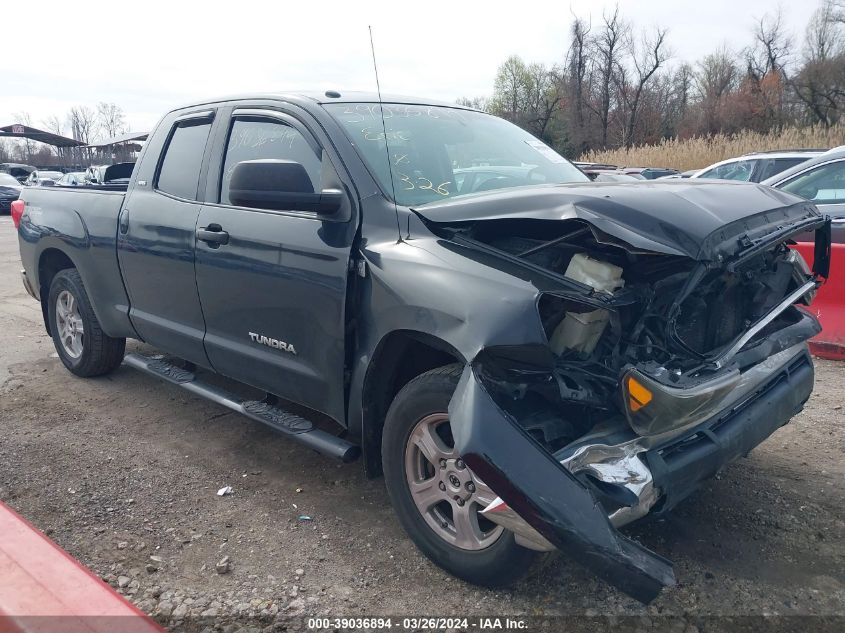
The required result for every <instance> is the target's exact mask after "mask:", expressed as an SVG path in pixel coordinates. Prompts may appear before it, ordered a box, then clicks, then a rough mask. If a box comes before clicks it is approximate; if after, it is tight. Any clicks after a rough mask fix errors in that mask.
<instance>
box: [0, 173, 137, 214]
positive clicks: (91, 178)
mask: <svg viewBox="0 0 845 633" xmlns="http://www.w3.org/2000/svg"><path fill="white" fill-rule="evenodd" d="M134 167H135V163H115V164H114V165H94V166H92V167H89V168H88V169H86V170H85V171H71V172H67V173H63V172H61V171H58V170H53V169H38V168H35V167H32V166H30V165H23V164H18V163H0V213H4V214H5V213H10V211H11V208H12V202H14V201H15V200H17V199H18V198H19V197H20V194H21V190H22V188H23V187H82V186H89V187H90V186H109V187H112V186H115V185H125V184H127V183H128V182H129V178H130V177H131V176H132V170H133V168H134Z"/></svg>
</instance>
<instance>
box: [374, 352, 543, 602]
mask: <svg viewBox="0 0 845 633" xmlns="http://www.w3.org/2000/svg"><path fill="white" fill-rule="evenodd" d="M461 370H462V368H461V366H459V365H450V366H447V367H441V368H439V369H434V370H432V371H429V372H426V373H425V374H422V375H421V376H418V377H417V378H415V379H413V380H412V381H411V382H409V383H408V384H407V385H406V386H405V387H404V388H403V389H402V390H401V391H400V392H399V393H398V394H397V396H396V398H395V399H394V401H393V403H392V405H391V406H390V410H389V411H388V414H387V419H386V421H385V427H384V436H383V439H382V462H383V468H384V474H385V477H386V484H387V491H388V494H389V495H390V499H391V502H392V504H393V507H394V509H395V510H396V513H397V515H398V517H399V521H400V523H401V524H402V526H403V527H404V528H405V531H406V532H407V533H408V535H409V536H410V537H411V539H412V540H413V541H414V543H416V545H417V546H418V547H419V548H420V549H421V550H422V552H423V553H424V554H425V555H426V556H427V557H428V558H430V559H431V560H432V561H433V562H434V563H436V564H437V565H439V566H440V567H442V568H444V569H445V570H447V571H448V572H450V573H452V574H454V575H455V576H457V577H459V578H462V579H464V580H467V581H469V582H472V583H475V584H480V585H485V586H493V587H495V586H502V585H507V584H510V583H511V582H513V581H514V580H516V579H517V578H519V577H520V576H522V575H523V574H524V573H525V571H526V570H527V569H528V567H529V566H530V565H531V563H532V561H533V560H534V558H535V557H536V553H535V552H532V551H530V550H528V549H525V548H523V547H521V546H519V545H517V544H516V542H515V541H514V536H513V533H511V532H509V531H507V530H505V529H504V528H502V527H501V526H499V525H496V524H495V523H493V522H492V521H490V520H489V519H487V518H486V517H484V515H483V514H481V510H483V509H484V508H485V507H486V506H487V505H489V504H490V503H491V502H492V501H493V500H494V499H495V498H496V494H495V493H494V492H493V491H492V490H490V488H488V487H487V486H486V485H485V484H484V482H483V481H481V480H480V479H479V478H478V477H477V476H475V475H474V474H473V473H472V470H471V469H469V468H468V467H467V466H466V464H464V463H463V461H462V460H461V458H460V455H458V453H457V451H456V450H455V443H454V440H453V438H452V429H451V425H450V423H449V414H448V412H447V410H448V405H449V400H450V399H451V397H452V393H453V392H454V390H455V387H456V386H457V383H458V379H459V378H460V375H461Z"/></svg>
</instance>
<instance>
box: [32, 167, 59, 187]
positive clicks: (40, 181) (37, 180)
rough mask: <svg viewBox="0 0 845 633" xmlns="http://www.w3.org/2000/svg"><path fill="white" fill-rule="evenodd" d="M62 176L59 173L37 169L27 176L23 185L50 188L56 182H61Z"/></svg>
mask: <svg viewBox="0 0 845 633" xmlns="http://www.w3.org/2000/svg"><path fill="white" fill-rule="evenodd" d="M62 176H64V174H63V173H62V172H60V171H46V170H40V169H38V170H36V171H34V172H32V173H31V174H30V175H29V177H28V178H27V179H26V181H25V182H24V184H25V185H26V186H27V187H52V186H53V185H55V184H56V182H58V181H59V180H61V178H62Z"/></svg>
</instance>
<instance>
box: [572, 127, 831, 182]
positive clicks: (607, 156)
mask: <svg viewBox="0 0 845 633" xmlns="http://www.w3.org/2000/svg"><path fill="white" fill-rule="evenodd" d="M838 145H845V123H839V124H837V125H834V126H831V127H829V128H824V127H821V126H818V127H802V128H798V127H791V128H785V129H782V130H778V131H773V132H770V133H768V134H760V133H759V132H751V131H748V130H746V131H743V132H740V133H738V134H733V135H730V136H728V135H725V134H716V135H713V136H707V137H693V138H689V139H686V140H682V141H681V140H678V139H665V140H663V141H661V142H660V143H658V144H657V145H640V146H637V147H632V148H631V149H629V150H626V149H624V148H622V149H614V150H605V151H592V152H587V153H586V154H584V155H583V156H581V157H580V158H579V159H578V160H582V161H588V162H592V163H609V164H611V165H619V166H620V167H623V166H628V167H672V168H674V169H678V170H680V171H686V170H687V169H701V168H703V167H707V166H708V165H711V164H713V163H715V162H717V161H720V160H724V159H726V158H733V157H735V156H741V155H743V154H748V153H749V152H759V151H765V150H775V149H799V148H814V147H818V148H825V149H827V148H830V147H836V146H838Z"/></svg>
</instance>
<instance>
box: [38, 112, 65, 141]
mask: <svg viewBox="0 0 845 633" xmlns="http://www.w3.org/2000/svg"><path fill="white" fill-rule="evenodd" d="M41 124H42V125H43V126H44V127H45V128H46V129H47V130H48V131H49V132H52V133H53V134H58V135H59V136H63V135H64V133H65V124H64V122H63V121H62V119H61V117H58V116H55V115H54V116H49V117H47V118H46V119H42V121H41Z"/></svg>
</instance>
